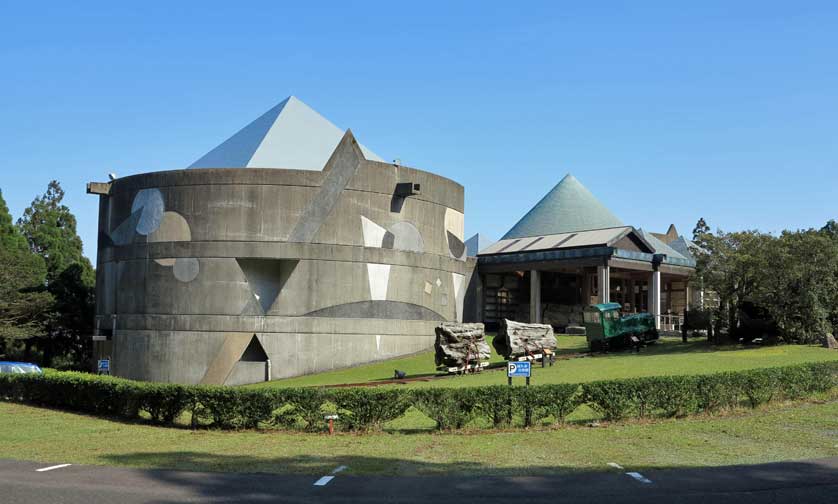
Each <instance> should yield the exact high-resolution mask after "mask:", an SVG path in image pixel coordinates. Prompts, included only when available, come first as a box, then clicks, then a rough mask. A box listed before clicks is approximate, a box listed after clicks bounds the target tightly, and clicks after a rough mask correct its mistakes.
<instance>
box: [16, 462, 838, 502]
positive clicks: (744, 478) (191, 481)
mask: <svg viewBox="0 0 838 504" xmlns="http://www.w3.org/2000/svg"><path fill="white" fill-rule="evenodd" d="M49 467H51V465H50V464H43V463H35V462H21V461H10V460H0V502H2V503H3V504H18V503H26V504H30V503H56V504H76V503H78V504H82V503H83V504H99V503H107V504H139V503H159V504H164V503H174V502H212V503H216V502H254V503H255V502H283V503H294V502H328V503H342V502H353V503H355V502H370V503H378V502H408V503H412V502H415V503H419V502H430V501H436V502H451V501H460V502H478V501H479V502H481V503H501V502H504V503H506V502H510V501H511V500H517V501H521V499H525V500H526V501H527V502H537V501H548V500H549V501H550V502H553V503H555V502H560V503H561V502H586V503H587V502H608V503H609V504H614V503H642V504H654V503H671V502H679V503H698V502H712V503H713V504H724V503H735V504H750V503H754V504H756V503H759V504H764V503H766V502H772V503H773V502H794V503H796V504H802V503H807V504H808V503H827V502H828V503H830V504H834V503H835V502H838V457H836V458H830V459H822V460H810V461H798V462H782V463H776V464H764V465H757V466H730V467H720V468H701V469H670V470H648V471H646V470H644V471H642V474H637V475H634V476H632V475H630V474H627V473H631V472H633V471H632V469H631V468H619V467H607V468H605V469H606V470H605V471H604V472H590V473H579V474H572V475H566V474H565V475H557V476H551V477H509V478H500V477H456V476H451V477H436V476H434V477H398V478H396V477H367V476H352V475H351V468H349V469H348V470H347V471H339V472H337V473H335V474H334V475H328V476H333V479H331V480H329V481H328V482H327V483H326V484H325V485H323V486H315V482H317V481H318V480H320V478H319V477H317V476H315V477H311V476H284V475H283V476H279V475H270V474H223V473H193V472H184V471H159V470H141V469H126V468H115V467H97V466H77V465H70V466H66V467H58V468H55V469H50V470H47V471H40V472H39V471H38V469H44V468H49ZM644 480H645V481H644ZM322 481H323V480H321V483H322Z"/></svg>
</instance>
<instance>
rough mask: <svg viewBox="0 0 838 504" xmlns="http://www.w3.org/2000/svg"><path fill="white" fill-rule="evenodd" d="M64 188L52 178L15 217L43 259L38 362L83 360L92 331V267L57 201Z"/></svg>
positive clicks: (69, 214)
mask: <svg viewBox="0 0 838 504" xmlns="http://www.w3.org/2000/svg"><path fill="white" fill-rule="evenodd" d="M63 199H64V190H63V189H61V185H60V184H59V183H58V182H57V181H55V180H53V181H51V182H50V183H49V186H48V187H47V191H46V193H44V195H43V196H41V197H38V198H35V199H34V200H33V201H32V204H31V205H30V206H29V207H28V208H27V209H26V210H25V211H24V213H23V216H22V217H21V218H20V219H18V221H17V228H18V229H19V230H20V232H21V233H22V235H23V236H24V237H25V239H26V241H27V243H28V245H29V250H30V251H31V252H33V253H34V254H37V255H38V256H40V257H41V258H43V261H44V263H45V265H46V289H47V292H48V293H49V294H50V295H51V296H52V299H53V302H52V303H51V305H50V307H49V310H47V311H45V312H44V313H43V319H44V320H45V322H44V327H45V331H44V334H43V336H41V337H39V338H38V340H37V345H38V347H39V348H40V350H42V352H43V355H42V363H43V364H44V365H47V366H49V365H51V363H52V360H53V358H54V357H55V356H61V357H63V358H64V362H65V363H66V364H70V365H73V366H76V367H81V366H83V365H84V361H85V360H86V359H87V357H88V354H89V350H90V349H89V346H90V345H89V339H88V338H89V337H90V335H91V334H92V331H93V317H94V297H93V296H94V285H95V273H94V271H93V267H92V266H91V264H90V261H89V260H88V259H87V258H86V257H84V255H82V241H81V238H79V236H78V234H76V217H75V216H74V215H73V214H72V212H70V209H69V208H68V207H67V206H66V205H64V204H63V203H62V201H63Z"/></svg>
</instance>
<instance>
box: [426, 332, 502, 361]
mask: <svg viewBox="0 0 838 504" xmlns="http://www.w3.org/2000/svg"><path fill="white" fill-rule="evenodd" d="M435 332H436V341H435V342H434V350H435V352H436V354H435V359H434V360H435V361H436V365H437V366H442V365H444V366H451V367H453V366H457V367H461V366H464V365H466V364H468V363H469V362H480V361H484V360H489V357H491V355H492V353H491V349H490V348H489V344H488V343H486V337H485V334H484V328H483V324H479V323H474V324H463V323H460V322H443V323H442V324H440V325H439V326H437V328H436V330H435Z"/></svg>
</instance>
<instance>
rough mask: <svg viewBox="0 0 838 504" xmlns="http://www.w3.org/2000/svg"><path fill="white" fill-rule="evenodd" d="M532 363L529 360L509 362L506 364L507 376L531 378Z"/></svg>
mask: <svg viewBox="0 0 838 504" xmlns="http://www.w3.org/2000/svg"><path fill="white" fill-rule="evenodd" d="M531 364H532V363H530V362H529V361H523V362H508V363H507V364H506V376H508V377H510V378H514V377H521V378H529V377H530V373H531V372H532V365H531Z"/></svg>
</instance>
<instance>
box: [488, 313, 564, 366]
mask: <svg viewBox="0 0 838 504" xmlns="http://www.w3.org/2000/svg"><path fill="white" fill-rule="evenodd" d="M492 345H493V346H494V347H495V350H497V351H498V354H500V355H502V356H503V357H504V358H505V359H510V358H517V357H525V356H528V355H533V354H540V353H543V351H544V350H550V351H552V352H554V353H555V351H556V336H555V335H554V334H553V326H551V325H550V324H525V323H523V322H515V321H514V320H507V319H503V322H501V324H500V328H499V329H498V335H497V336H495V339H494V340H493V341H492Z"/></svg>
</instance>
